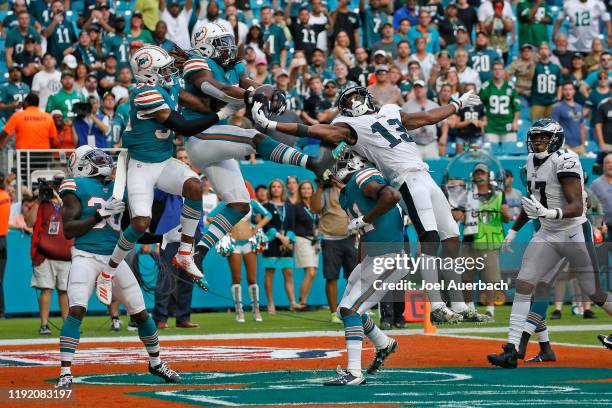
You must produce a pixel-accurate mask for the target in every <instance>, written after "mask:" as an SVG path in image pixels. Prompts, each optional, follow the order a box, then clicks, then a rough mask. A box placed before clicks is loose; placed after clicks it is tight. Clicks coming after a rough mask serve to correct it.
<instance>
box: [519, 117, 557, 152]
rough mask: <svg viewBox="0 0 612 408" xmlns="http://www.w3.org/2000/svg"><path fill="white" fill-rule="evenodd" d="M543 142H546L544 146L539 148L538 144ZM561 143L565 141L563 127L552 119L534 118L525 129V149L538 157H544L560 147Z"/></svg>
mask: <svg viewBox="0 0 612 408" xmlns="http://www.w3.org/2000/svg"><path fill="white" fill-rule="evenodd" d="M546 138H548V141H546ZM543 143H546V147H545V148H544V150H541V149H540V148H539V146H540V145H541V144H543ZM563 143H565V133H564V131H563V128H562V127H561V125H560V124H559V123H557V122H556V121H554V120H552V119H539V120H536V121H535V122H534V123H533V125H531V127H530V128H529V130H528V131H527V151H528V152H529V153H533V154H534V155H535V157H537V158H538V159H545V158H546V157H548V156H550V155H551V154H552V153H554V152H556V151H557V150H559V149H561V148H562V147H563Z"/></svg>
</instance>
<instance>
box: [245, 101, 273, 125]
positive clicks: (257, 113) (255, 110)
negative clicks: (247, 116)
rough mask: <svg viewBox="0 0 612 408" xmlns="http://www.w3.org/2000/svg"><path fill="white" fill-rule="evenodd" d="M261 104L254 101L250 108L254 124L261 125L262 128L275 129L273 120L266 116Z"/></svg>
mask: <svg viewBox="0 0 612 408" xmlns="http://www.w3.org/2000/svg"><path fill="white" fill-rule="evenodd" d="M262 106H263V104H262V103H261V102H254V103H253V107H252V108H251V116H252V117H253V120H254V121H255V123H256V124H258V125H259V126H261V127H262V128H263V130H274V129H276V123H277V122H275V121H273V120H270V119H268V118H267V117H266V114H265V113H264V111H263V109H261V107H262Z"/></svg>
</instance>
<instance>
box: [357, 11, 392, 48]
mask: <svg viewBox="0 0 612 408" xmlns="http://www.w3.org/2000/svg"><path fill="white" fill-rule="evenodd" d="M360 17H361V20H362V23H363V43H364V44H365V47H366V48H367V49H370V48H372V44H374V43H375V42H377V41H380V39H381V34H380V29H381V28H382V26H383V24H385V23H387V22H389V15H388V14H387V13H385V12H384V11H380V10H372V9H370V8H368V9H367V10H365V11H364V12H363V13H360ZM395 47H396V48H397V44H395Z"/></svg>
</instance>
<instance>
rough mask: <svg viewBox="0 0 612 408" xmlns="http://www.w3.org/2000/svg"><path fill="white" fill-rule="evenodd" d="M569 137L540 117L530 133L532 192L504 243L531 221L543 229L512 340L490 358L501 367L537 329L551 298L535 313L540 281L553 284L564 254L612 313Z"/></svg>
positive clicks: (521, 286) (513, 317) (531, 255)
mask: <svg viewBox="0 0 612 408" xmlns="http://www.w3.org/2000/svg"><path fill="white" fill-rule="evenodd" d="M564 140H565V136H564V132H563V128H562V127H561V125H559V124H558V123H557V122H555V121H553V120H551V119H540V120H538V121H536V122H535V123H534V124H533V125H532V126H531V128H530V129H529V130H528V131H527V148H528V151H529V155H528V156H527V163H526V170H527V188H528V191H529V193H530V194H531V196H530V197H523V198H522V207H523V208H522V210H521V213H520V214H519V216H518V218H517V220H516V222H515V223H514V225H513V226H512V228H511V229H510V231H509V232H508V235H507V236H506V238H505V240H504V242H505V244H506V245H509V244H510V243H511V242H512V241H513V240H514V238H515V236H516V233H517V231H519V230H520V229H521V228H522V227H523V225H525V223H526V222H527V221H528V220H529V219H537V220H539V222H540V224H541V227H540V229H539V230H538V231H537V232H536V233H535V234H534V235H533V237H532V238H531V241H530V242H529V245H528V246H527V249H526V250H525V254H524V255H523V263H522V265H521V269H520V271H519V274H518V276H517V278H516V283H515V286H516V294H515V296H514V300H513V302H512V312H511V314H510V329H509V332H508V343H507V344H506V345H504V346H503V349H504V351H503V352H502V353H500V354H489V355H488V356H487V358H488V360H489V362H490V363H491V364H493V365H496V366H499V367H503V368H516V367H517V358H518V357H519V354H518V349H519V346H520V342H521V335H522V333H523V331H527V332H528V333H533V328H534V327H537V322H538V321H540V320H543V316H544V315H545V313H546V307H547V306H548V302H539V303H540V304H541V308H542V309H541V310H539V311H538V310H537V308H536V307H535V306H536V303H534V308H531V312H530V303H531V296H532V294H533V292H534V288H535V285H536V284H537V283H538V282H550V281H551V280H552V279H551V278H550V275H552V276H554V275H556V274H557V272H558V267H557V265H558V264H559V262H560V261H561V260H562V259H563V258H566V259H567V260H568V261H569V264H570V268H571V270H572V271H574V272H575V273H576V275H577V280H578V283H579V285H580V287H581V289H582V292H583V293H584V294H586V295H587V296H589V298H590V299H591V300H592V301H593V302H594V303H596V304H597V305H599V306H601V307H602V308H603V309H604V310H605V311H606V312H608V314H612V293H608V292H605V291H603V290H602V289H601V288H600V285H599V270H598V265H597V259H596V256H595V247H594V245H593V231H592V229H591V224H590V223H589V221H588V220H587V218H586V216H585V211H586V194H585V192H584V177H583V171H582V165H581V164H580V160H579V159H578V155H577V154H576V153H574V152H572V151H571V150H568V149H565V148H563V143H564ZM528 313H529V314H530V317H529V320H530V321H528V320H527V315H528ZM537 314H539V316H540V317H539V318H538V317H537V316H535V315H537ZM534 323H535V324H534ZM529 326H531V329H529Z"/></svg>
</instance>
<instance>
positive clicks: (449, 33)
mask: <svg viewBox="0 0 612 408" xmlns="http://www.w3.org/2000/svg"><path fill="white" fill-rule="evenodd" d="M457 11H458V10H457V4H455V3H448V4H447V5H446V13H445V17H444V18H443V19H442V20H441V21H440V25H439V27H438V30H439V32H440V45H441V46H442V47H444V48H446V47H448V46H449V45H451V44H454V43H455V32H456V31H457V28H458V27H459V26H460V25H463V24H462V22H461V20H460V19H459V17H458V16H457V14H458V13H457Z"/></svg>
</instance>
